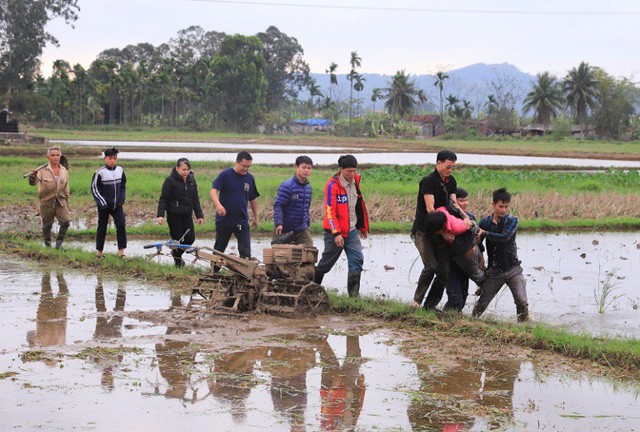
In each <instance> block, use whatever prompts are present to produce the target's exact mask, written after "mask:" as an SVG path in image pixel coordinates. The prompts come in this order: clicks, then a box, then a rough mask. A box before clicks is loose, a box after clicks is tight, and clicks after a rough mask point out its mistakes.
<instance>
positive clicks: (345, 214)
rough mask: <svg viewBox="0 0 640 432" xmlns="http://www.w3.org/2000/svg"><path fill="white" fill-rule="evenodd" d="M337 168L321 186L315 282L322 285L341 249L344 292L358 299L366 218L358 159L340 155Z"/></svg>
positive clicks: (367, 229) (367, 221)
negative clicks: (344, 264) (319, 252)
mask: <svg viewBox="0 0 640 432" xmlns="http://www.w3.org/2000/svg"><path fill="white" fill-rule="evenodd" d="M338 167H339V171H338V173H337V174H336V175H334V176H333V177H331V178H330V179H329V181H327V184H326V185H325V187H324V222H323V224H322V225H323V227H324V251H323V252H322V257H321V258H320V262H319V263H318V265H317V266H316V274H315V278H314V281H315V283H317V284H321V283H322V279H323V278H324V275H325V274H326V273H328V272H329V270H331V268H332V267H333V265H334V264H335V263H336V261H338V258H339V257H340V254H342V251H343V250H344V251H345V252H346V254H347V262H348V268H349V272H348V274H347V292H348V293H349V297H359V296H360V276H361V274H362V265H363V264H364V255H363V254H362V243H361V242H360V239H361V238H362V239H366V238H367V235H368V233H369V217H368V215H367V207H366V206H365V204H364V200H363V199H362V192H361V191H360V176H359V175H358V173H357V172H358V169H357V167H358V160H357V159H356V158H355V156H353V155H345V156H340V158H339V159H338Z"/></svg>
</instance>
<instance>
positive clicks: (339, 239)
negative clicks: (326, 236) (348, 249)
mask: <svg viewBox="0 0 640 432" xmlns="http://www.w3.org/2000/svg"><path fill="white" fill-rule="evenodd" d="M333 241H334V242H335V243H336V246H338V247H339V248H343V247H344V238H343V237H342V236H341V235H340V234H338V235H337V236H336V237H335V238H334V239H333Z"/></svg>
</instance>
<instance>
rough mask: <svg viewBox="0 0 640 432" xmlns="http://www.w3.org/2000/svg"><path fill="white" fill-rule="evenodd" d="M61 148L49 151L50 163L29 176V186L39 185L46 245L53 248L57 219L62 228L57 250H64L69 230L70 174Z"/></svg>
mask: <svg viewBox="0 0 640 432" xmlns="http://www.w3.org/2000/svg"><path fill="white" fill-rule="evenodd" d="M61 157H62V152H61V151H60V147H51V148H49V149H48V150H47V158H48V159H49V163H47V165H46V166H44V167H42V168H40V169H37V170H36V171H34V172H32V173H31V174H30V175H29V184H30V185H31V186H35V185H36V184H37V185H38V212H39V213H40V217H41V218H42V237H43V238H44V245H45V246H46V247H51V229H52V228H53V220H54V219H57V220H58V224H59V225H60V228H59V229H58V236H57V238H56V245H55V247H56V249H61V248H62V242H63V241H64V237H65V236H66V234H67V231H68V230H69V225H70V224H71V216H70V215H69V172H68V171H67V169H66V168H65V167H64V166H63V165H62V164H61V163H60V158H61Z"/></svg>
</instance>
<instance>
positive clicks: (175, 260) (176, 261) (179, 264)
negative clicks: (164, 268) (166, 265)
mask: <svg viewBox="0 0 640 432" xmlns="http://www.w3.org/2000/svg"><path fill="white" fill-rule="evenodd" d="M173 263H174V264H175V266H176V267H184V261H183V260H182V258H176V257H173Z"/></svg>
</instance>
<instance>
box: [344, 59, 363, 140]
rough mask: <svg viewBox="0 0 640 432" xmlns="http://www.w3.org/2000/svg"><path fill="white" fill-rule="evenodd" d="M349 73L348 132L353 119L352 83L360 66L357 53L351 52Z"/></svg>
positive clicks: (360, 62) (360, 60)
mask: <svg viewBox="0 0 640 432" xmlns="http://www.w3.org/2000/svg"><path fill="white" fill-rule="evenodd" d="M349 64H351V71H350V72H349V73H348V74H347V79H348V80H349V131H351V118H352V117H353V81H354V80H355V79H356V76H357V75H358V73H357V72H356V68H357V67H360V66H361V65H362V59H361V58H360V56H359V55H358V51H351V60H349Z"/></svg>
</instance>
